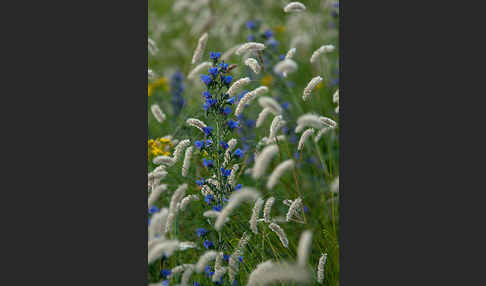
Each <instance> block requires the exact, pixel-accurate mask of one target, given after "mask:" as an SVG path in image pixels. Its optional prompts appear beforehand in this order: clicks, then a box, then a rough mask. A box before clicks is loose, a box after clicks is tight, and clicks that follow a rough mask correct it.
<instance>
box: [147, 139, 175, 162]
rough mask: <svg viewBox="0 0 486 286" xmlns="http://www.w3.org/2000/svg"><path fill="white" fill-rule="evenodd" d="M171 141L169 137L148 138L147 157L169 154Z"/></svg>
mask: <svg viewBox="0 0 486 286" xmlns="http://www.w3.org/2000/svg"><path fill="white" fill-rule="evenodd" d="M171 147H172V142H171V141H170V139H169V138H156V139H149V140H148V157H149V158H153V157H156V156H161V155H162V156H169V155H170V148H171Z"/></svg>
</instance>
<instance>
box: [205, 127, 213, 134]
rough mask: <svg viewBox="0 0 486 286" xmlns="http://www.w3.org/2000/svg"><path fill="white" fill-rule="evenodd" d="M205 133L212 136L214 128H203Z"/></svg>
mask: <svg viewBox="0 0 486 286" xmlns="http://www.w3.org/2000/svg"><path fill="white" fill-rule="evenodd" d="M203 131H204V134H206V135H211V131H213V127H211V126H206V127H203Z"/></svg>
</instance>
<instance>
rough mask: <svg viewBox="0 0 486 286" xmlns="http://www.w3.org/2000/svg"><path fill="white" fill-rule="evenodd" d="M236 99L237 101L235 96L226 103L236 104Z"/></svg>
mask: <svg viewBox="0 0 486 286" xmlns="http://www.w3.org/2000/svg"><path fill="white" fill-rule="evenodd" d="M235 99H236V97H235V96H233V97H230V98H229V99H228V100H226V102H228V103H229V104H234V103H235Z"/></svg>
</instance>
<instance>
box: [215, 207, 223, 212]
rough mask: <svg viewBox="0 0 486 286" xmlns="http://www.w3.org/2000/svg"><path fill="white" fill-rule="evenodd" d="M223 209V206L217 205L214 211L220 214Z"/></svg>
mask: <svg viewBox="0 0 486 286" xmlns="http://www.w3.org/2000/svg"><path fill="white" fill-rule="evenodd" d="M222 209H223V206H222V205H215V206H214V207H213V210H214V211H217V212H220V211H221V210H222Z"/></svg>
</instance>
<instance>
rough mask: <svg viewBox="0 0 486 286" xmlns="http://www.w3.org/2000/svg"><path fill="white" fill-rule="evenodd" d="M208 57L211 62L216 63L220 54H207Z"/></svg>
mask: <svg viewBox="0 0 486 286" xmlns="http://www.w3.org/2000/svg"><path fill="white" fill-rule="evenodd" d="M209 57H210V58H211V59H212V60H213V61H217V60H218V59H219V57H221V53H220V52H210V53H209Z"/></svg>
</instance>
